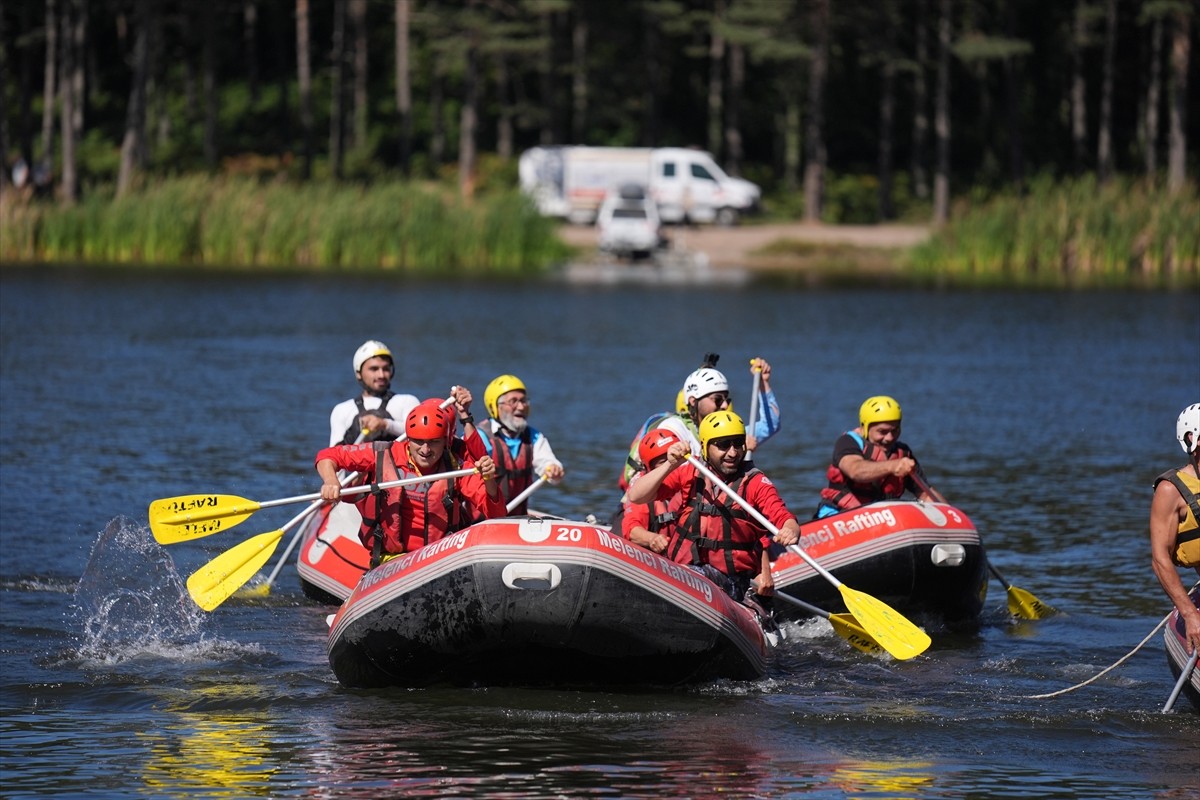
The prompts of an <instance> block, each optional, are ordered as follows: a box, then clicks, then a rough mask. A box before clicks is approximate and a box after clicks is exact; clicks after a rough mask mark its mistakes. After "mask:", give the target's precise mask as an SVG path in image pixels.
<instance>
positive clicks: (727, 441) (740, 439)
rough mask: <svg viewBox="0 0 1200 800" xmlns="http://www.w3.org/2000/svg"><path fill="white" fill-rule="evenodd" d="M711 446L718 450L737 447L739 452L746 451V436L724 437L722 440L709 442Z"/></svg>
mask: <svg viewBox="0 0 1200 800" xmlns="http://www.w3.org/2000/svg"><path fill="white" fill-rule="evenodd" d="M709 444H710V445H712V446H713V447H715V448H717V449H718V450H728V449H730V448H731V447H736V448H737V449H738V450H745V449H746V437H745V436H724V437H722V438H720V439H713V440H712V441H711V442H709Z"/></svg>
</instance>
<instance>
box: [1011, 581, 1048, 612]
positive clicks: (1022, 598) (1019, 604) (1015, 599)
mask: <svg viewBox="0 0 1200 800" xmlns="http://www.w3.org/2000/svg"><path fill="white" fill-rule="evenodd" d="M1008 613H1010V614H1012V615H1013V616H1014V617H1020V618H1021V619H1043V618H1045V617H1049V616H1053V615H1054V614H1057V613H1058V611H1057V610H1055V609H1054V608H1053V607H1052V606H1048V605H1046V604H1045V603H1043V602H1042V601H1041V600H1038V599H1037V598H1036V597H1034V596H1033V595H1032V594H1030V593H1029V592H1027V591H1025V590H1024V589H1020V588H1018V587H1016V586H1009V587H1008Z"/></svg>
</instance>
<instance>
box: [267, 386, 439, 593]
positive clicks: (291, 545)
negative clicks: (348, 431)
mask: <svg viewBox="0 0 1200 800" xmlns="http://www.w3.org/2000/svg"><path fill="white" fill-rule="evenodd" d="M454 388H458V387H454ZM453 403H454V395H453V394H451V395H450V396H449V397H447V398H446V399H445V400H443V401H442V402H441V404H440V405H439V406H438V407H439V408H447V407H449V406H450V405H451V404H453ZM370 433H371V431H370V430H368V429H367V428H363V429H362V431H361V432H360V433H359V434H358V438H357V439H355V440H354V444H359V443H361V442H362V440H363V439H365V438H367V436H368V435H370ZM407 438H408V434H407V433H402V434H400V435H399V436H397V437H396V441H397V442H403V441H404V440H405V439H407ZM357 474H358V473H357V472H348V473H346V472H344V473H341V484H342V486H345V485H346V484H347V483H349V482H350V481H351V479H353V478H354V476H355V475H357ZM323 505H325V501H324V500H317V501H315V502H313V504H312V505H311V506H309V507H308V508H306V509H304V511H303V512H301V513H300V514H297V515H296V516H295V517H293V518H292V520H291V521H290V522H288V523H287V524H286V525H284V526H283V527H282V528H280V530H281V531H283V532H284V533H286V532H287V531H288V530H290V529H291V528H293V527H294V526H296V525H298V524H299V523H301V522H303V521H304V520H305V519H307V518H308V517H309V516H311V515H312V514H313V513H314V512H315V511H316V510H317V509H318V508H320V507H321V506H323ZM301 533H302V531H296V535H295V536H293V537H292V540H291V541H290V542H288V546H287V547H286V548H284V550H283V555H281V556H280V557H279V561H277V562H276V563H275V569H273V570H271V574H270V575H268V576H267V579H266V580H265V581H263V582H262V583H260V584H258V585H257V586H251V587H247V588H246V591H245V592H243V594H249V595H251V596H257V597H265V596H267V595H269V594H270V593H271V584H273V583H275V578H276V577H277V576H278V575H279V571H280V570H281V569H283V565H284V564H285V563H287V560H288V556H290V555H291V554H292V551H293V550H295V549H296V545H298V544H299V543H300V534H301Z"/></svg>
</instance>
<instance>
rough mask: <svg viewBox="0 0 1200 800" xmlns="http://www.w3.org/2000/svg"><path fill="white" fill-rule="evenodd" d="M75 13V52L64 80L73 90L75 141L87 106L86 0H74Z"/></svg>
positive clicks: (79, 140)
mask: <svg viewBox="0 0 1200 800" xmlns="http://www.w3.org/2000/svg"><path fill="white" fill-rule="evenodd" d="M74 7H75V14H74V19H73V20H72V21H71V47H72V51H73V52H74V53H75V56H74V58H73V59H72V62H73V64H72V67H71V72H70V74H69V75H65V76H64V80H68V79H69V80H70V81H71V87H72V89H73V90H74V92H73V93H74V97H75V108H74V110H73V111H72V114H71V126H72V128H73V129H74V132H75V141H76V142H81V141H83V115H84V110H85V108H86V107H87V82H86V81H85V80H84V71H85V70H84V64H85V63H86V62H85V60H84V56H85V54H86V53H87V13H88V4H87V0H75V3H74Z"/></svg>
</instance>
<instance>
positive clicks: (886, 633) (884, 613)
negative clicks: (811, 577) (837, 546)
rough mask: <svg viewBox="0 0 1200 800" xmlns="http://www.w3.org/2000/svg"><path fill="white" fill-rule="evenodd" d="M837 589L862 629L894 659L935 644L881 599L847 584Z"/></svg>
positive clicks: (913, 654)
mask: <svg viewBox="0 0 1200 800" xmlns="http://www.w3.org/2000/svg"><path fill="white" fill-rule="evenodd" d="M838 591H840V592H841V593H842V600H843V602H845V603H846V608H847V609H848V610H849V611H850V613H851V614H853V615H854V618H855V619H856V620H857V621H858V623H859V625H861V626H862V629H863V630H864V631H866V632H867V633H869V634H870V635H871V637H872V638H873V639H874V640H875V641H876V642H878V643H879V645H880V647H882V648H883V649H884V650H887V651H888V652H889V653H891V654H892V656H893V657H894V658H896V659H899V660H900V661H904V660H905V659H909V658H912V657H913V656H918V655H920V654H921V653H924V652H925V650H926V649H928V647H929V645H930V644H932V640H931V639H930V638H929V636H928V635H927V634H926V633H925V631H923V630H921V629H920V628H918V627H917V626H916V625H914V624H912V623H911V622H909V620H908V618H907V617H905V616H904V615H903V614H901V613H900V612H899V611H897V610H896V609H894V608H892V607H891V606H889V605H888V604H887V603H884V602H883V601H882V600H876V599H875V598H874V597H871V595H869V594H864V593H863V592H859V591H856V590H854V589H851V588H850V587H849V586H847V585H846V584H844V583H843V584H839V585H838Z"/></svg>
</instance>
